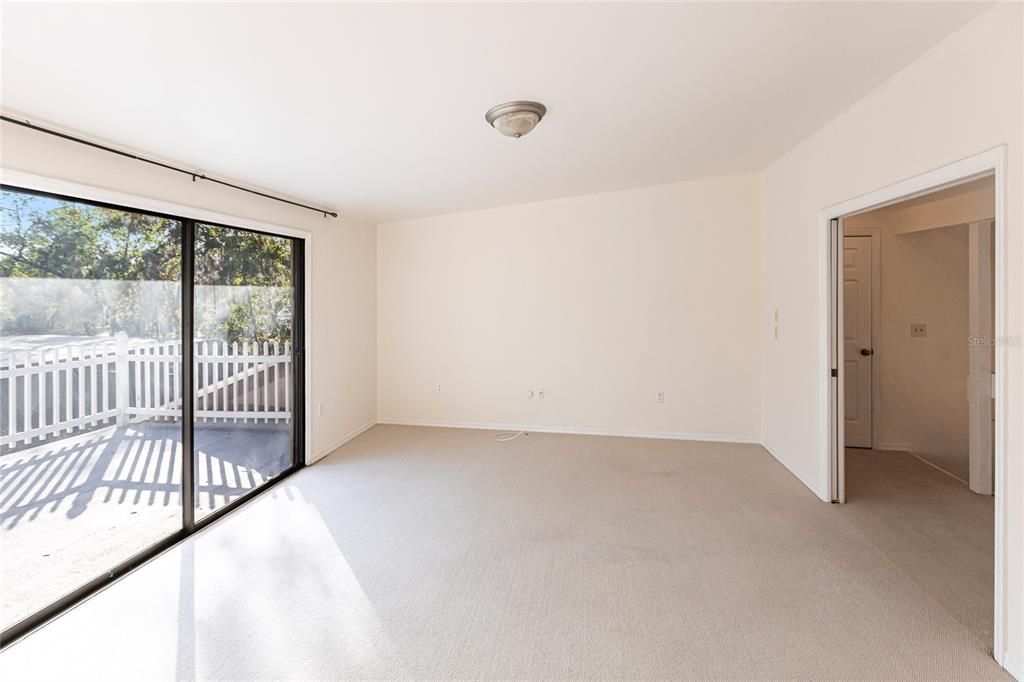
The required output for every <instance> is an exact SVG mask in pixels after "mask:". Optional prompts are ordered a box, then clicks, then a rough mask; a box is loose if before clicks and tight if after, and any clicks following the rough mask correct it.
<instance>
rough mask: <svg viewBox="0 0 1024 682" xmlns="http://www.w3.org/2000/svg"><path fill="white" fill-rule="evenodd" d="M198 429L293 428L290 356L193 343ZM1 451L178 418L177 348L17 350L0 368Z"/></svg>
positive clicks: (124, 343) (101, 345) (267, 348)
mask: <svg viewBox="0 0 1024 682" xmlns="http://www.w3.org/2000/svg"><path fill="white" fill-rule="evenodd" d="M193 360H194V362H193V377H194V388H195V391H194V399H195V403H194V405H195V410H194V414H195V418H196V421H198V422H207V423H211V422H250V423H252V422H261V421H262V422H265V423H268V422H289V421H290V420H291V409H292V399H293V397H292V385H291V384H292V380H291V369H292V353H291V344H290V343H289V342H287V341H286V342H285V343H284V344H280V343H278V342H276V341H275V342H272V343H268V342H264V343H262V344H256V343H249V342H245V343H242V344H238V343H231V344H227V343H225V342H222V341H197V342H196V343H195V351H194V353H193ZM0 392H2V393H0V395H2V398H3V399H4V400H3V402H5V403H6V404H5V405H4V406H3V407H4V410H5V413H6V417H7V418H6V420H5V421H4V429H3V432H2V433H0V446H7V447H15V446H17V445H18V444H20V443H26V444H27V443H31V442H32V441H33V440H40V441H42V440H44V439H46V438H47V437H49V436H53V435H61V434H70V433H72V432H75V431H87V430H91V429H94V428H100V427H103V426H107V425H110V424H113V423H116V424H118V425H126V424H129V423H135V422H139V421H144V420H161V421H174V420H176V419H180V418H181V414H182V411H181V342H180V341H167V342H165V341H133V340H129V339H128V338H127V337H126V336H124V335H122V334H119V335H117V336H116V337H114V338H113V339H111V340H109V341H102V342H98V343H91V344H72V345H62V346H53V347H49V348H39V349H34V350H25V351H13V352H11V353H10V354H9V356H8V361H7V363H6V366H4V367H0Z"/></svg>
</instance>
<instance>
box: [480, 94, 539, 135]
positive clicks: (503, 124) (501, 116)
mask: <svg viewBox="0 0 1024 682" xmlns="http://www.w3.org/2000/svg"><path fill="white" fill-rule="evenodd" d="M547 111H548V110H547V107H545V106H544V105H543V104H541V103H540V102H526V101H522V100H520V101H516V102H505V103H504V104H499V105H498V106H496V107H491V110H490V111H488V112H487V113H486V114H485V115H484V118H486V119H487V122H488V123H490V124H491V126H492V127H493V128H494V129H495V130H497V131H498V132H499V133H501V134H502V135H507V136H508V137H515V138H519V137H522V136H523V135H525V134H527V133H528V132H530V131H531V130H533V129H534V128H536V127H537V124H538V123H540V120H541V119H542V118H544V114H546V113H547Z"/></svg>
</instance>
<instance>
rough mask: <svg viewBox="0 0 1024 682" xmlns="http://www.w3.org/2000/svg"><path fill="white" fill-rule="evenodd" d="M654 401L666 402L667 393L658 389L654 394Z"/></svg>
mask: <svg viewBox="0 0 1024 682" xmlns="http://www.w3.org/2000/svg"><path fill="white" fill-rule="evenodd" d="M654 402H656V403H663V402H665V394H664V392H662V391H658V392H657V393H655V394H654Z"/></svg>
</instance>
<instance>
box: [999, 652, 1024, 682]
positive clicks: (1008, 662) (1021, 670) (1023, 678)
mask: <svg viewBox="0 0 1024 682" xmlns="http://www.w3.org/2000/svg"><path fill="white" fill-rule="evenodd" d="M996 663H998V664H999V665H1001V666H1003V670H1005V671H1006V672H1008V673H1010V675H1011V676H1012V677H1013V679H1015V680H1018V681H1019V682H1024V666H1019V665H1017V661H1016V660H1015V659H1014V658H1013V657H1012V656H1010V654H1009V652H1006V653H1004V654H1003V660H1001V661H1000V660H998V659H996Z"/></svg>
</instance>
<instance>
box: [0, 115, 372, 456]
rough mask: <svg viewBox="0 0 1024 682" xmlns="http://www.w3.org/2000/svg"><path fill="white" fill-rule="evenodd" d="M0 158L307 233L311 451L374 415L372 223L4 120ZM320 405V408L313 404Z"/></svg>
mask: <svg viewBox="0 0 1024 682" xmlns="http://www.w3.org/2000/svg"><path fill="white" fill-rule="evenodd" d="M0 134H2V138H0V143H2V146H0V166H2V167H4V168H9V169H13V170H19V171H24V172H27V173H34V174H37V175H42V176H46V177H50V178H57V179H60V180H66V181H69V182H75V183H81V184H84V185H91V186H95V187H100V188H103V189H108V190H114V191H118V192H125V193H129V194H134V195H138V196H143V197H148V198H152V199H159V200H161V201H169V202H174V203H178V204H183V205H187V206H194V207H198V208H202V209H206V210H211V211H218V212H221V213H225V214H230V215H233V216H239V217H240V218H243V219H244V218H251V219H253V220H259V221H264V222H268V223H275V224H279V225H286V226H289V227H294V228H298V229H303V230H308V231H310V232H312V233H313V246H312V257H313V265H312V286H311V292H310V294H311V297H312V310H311V313H312V315H311V316H312V329H310V330H308V331H307V335H308V337H309V339H310V342H311V344H312V357H311V358H310V361H311V363H312V367H313V368H315V369H314V371H313V373H312V385H311V389H312V400H313V404H312V405H310V406H308V409H307V417H308V419H310V420H311V421H312V432H313V443H312V448H311V453H312V455H313V458H318V457H320V456H322V455H325V454H327V452H329V451H330V450H331V449H333V447H336V444H337V443H339V442H341V441H342V440H343V439H344V438H345V437H346V436H347V435H348V434H350V433H352V432H354V431H355V430H357V429H359V428H361V427H363V426H365V425H366V424H368V423H372V422H373V421H374V419H375V417H376V390H377V387H376V362H377V360H376V307H375V304H374V289H375V287H376V272H375V269H376V256H375V254H376V233H375V229H374V226H372V225H365V224H361V223H357V222H353V221H350V220H346V219H344V218H342V219H338V220H333V219H324V218H323V217H322V216H318V215H316V214H315V213H312V212H309V211H305V210H301V209H296V208H293V207H289V206H287V205H285V204H279V203H277V202H273V201H268V200H266V199H261V198H258V197H254V196H252V195H248V194H245V193H242V192H237V191H235V190H231V189H227V188H222V187H218V186H216V185H213V184H211V183H203V182H196V183H193V182H192V181H191V180H190V179H189V178H187V177H185V176H179V175H178V174H176V173H171V172H169V171H165V170H161V169H158V168H155V167H154V168H151V167H148V166H146V165H144V164H140V163H138V162H136V161H131V160H129V159H123V158H120V157H117V156H114V155H112V154H109V153H106V152H101V151H98V150H94V149H89V148H87V147H83V146H81V145H77V144H73V143H70V142H65V141H62V140H59V139H57V138H53V137H50V136H47V135H43V134H41V133H37V132H33V131H30V130H26V129H24V128H20V127H18V126H13V125H10V124H7V123H4V124H2V127H0ZM318 403H322V404H323V416H319V415H318V413H317V404H318Z"/></svg>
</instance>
